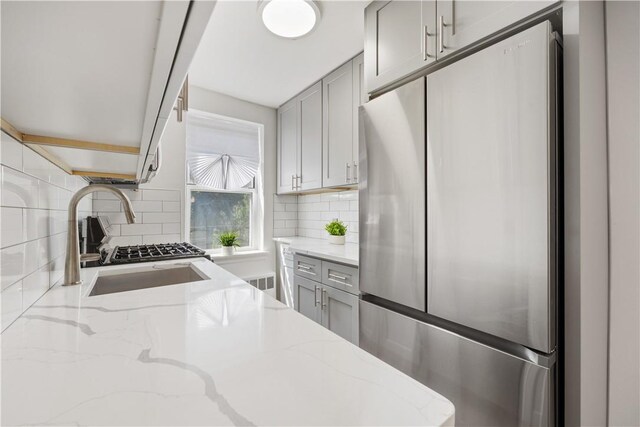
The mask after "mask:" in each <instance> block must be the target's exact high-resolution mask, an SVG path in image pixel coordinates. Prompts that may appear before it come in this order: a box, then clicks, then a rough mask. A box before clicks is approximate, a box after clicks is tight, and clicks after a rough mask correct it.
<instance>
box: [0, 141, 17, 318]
mask: <svg viewBox="0 0 640 427" xmlns="http://www.w3.org/2000/svg"><path fill="white" fill-rule="evenodd" d="M3 145H4V144H3ZM0 298H1V299H2V329H3V330H4V329H5V328H6V327H7V326H9V325H10V324H11V323H13V321H14V320H16V319H17V318H18V316H20V314H22V282H21V281H20V282H17V283H14V284H13V285H11V286H10V287H8V288H7V289H4V290H3V291H2V295H1V296H0Z"/></svg>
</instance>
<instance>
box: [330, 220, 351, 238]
mask: <svg viewBox="0 0 640 427" xmlns="http://www.w3.org/2000/svg"><path fill="white" fill-rule="evenodd" d="M324 229H325V230H327V233H329V234H330V235H332V236H344V235H345V234H347V226H346V225H344V223H343V222H342V221H338V220H337V219H334V220H333V221H331V222H330V223H329V224H327V225H325V226H324Z"/></svg>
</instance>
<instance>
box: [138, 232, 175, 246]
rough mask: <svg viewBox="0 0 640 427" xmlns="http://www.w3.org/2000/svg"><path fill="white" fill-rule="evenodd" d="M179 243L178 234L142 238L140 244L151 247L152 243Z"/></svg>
mask: <svg viewBox="0 0 640 427" xmlns="http://www.w3.org/2000/svg"><path fill="white" fill-rule="evenodd" d="M181 241H182V239H181V238H180V234H162V235H148V236H142V243H143V244H145V245H152V244H154V243H178V242H181Z"/></svg>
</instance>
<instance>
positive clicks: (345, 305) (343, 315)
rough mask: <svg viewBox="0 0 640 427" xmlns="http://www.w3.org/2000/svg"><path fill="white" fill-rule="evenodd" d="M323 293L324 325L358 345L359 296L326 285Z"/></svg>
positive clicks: (322, 316) (322, 320)
mask: <svg viewBox="0 0 640 427" xmlns="http://www.w3.org/2000/svg"><path fill="white" fill-rule="evenodd" d="M321 294H322V296H321V306H322V309H321V312H322V313H321V315H320V318H321V323H322V326H324V327H325V328H327V329H329V330H330V331H331V332H334V333H335V334H337V335H339V336H341V337H342V338H344V339H346V340H348V341H351V342H352V343H354V344H355V345H358V335H359V326H358V322H359V319H358V307H359V304H358V297H357V296H356V295H352V294H350V293H347V292H344V291H341V290H339V289H334V288H332V287H331V286H324V285H323V286H322V289H321Z"/></svg>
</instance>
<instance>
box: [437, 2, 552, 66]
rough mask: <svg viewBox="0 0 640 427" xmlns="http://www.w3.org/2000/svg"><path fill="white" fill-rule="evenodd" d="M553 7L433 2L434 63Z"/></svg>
mask: <svg viewBox="0 0 640 427" xmlns="http://www.w3.org/2000/svg"><path fill="white" fill-rule="evenodd" d="M554 3H557V1H556V0H539V1H523V0H519V1H481V2H478V1H469V0H465V1H458V0H439V1H438V2H437V13H438V33H440V32H441V33H442V37H441V39H439V40H438V47H437V56H438V59H440V58H444V57H446V56H447V55H450V54H451V53H453V52H455V51H456V50H458V49H460V48H463V47H465V46H469V45H470V44H472V43H474V42H476V41H478V40H480V39H482V38H484V37H487V36H489V35H491V34H493V33H495V32H497V31H500V30H501V29H502V28H505V27H508V26H509V25H511V24H514V23H516V22H518V21H520V20H522V19H524V18H526V17H528V16H530V15H532V14H534V13H536V12H538V11H540V10H542V9H544V8H546V7H548V6H550V5H552V4H554Z"/></svg>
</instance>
